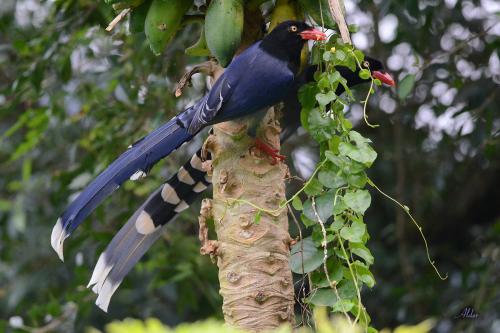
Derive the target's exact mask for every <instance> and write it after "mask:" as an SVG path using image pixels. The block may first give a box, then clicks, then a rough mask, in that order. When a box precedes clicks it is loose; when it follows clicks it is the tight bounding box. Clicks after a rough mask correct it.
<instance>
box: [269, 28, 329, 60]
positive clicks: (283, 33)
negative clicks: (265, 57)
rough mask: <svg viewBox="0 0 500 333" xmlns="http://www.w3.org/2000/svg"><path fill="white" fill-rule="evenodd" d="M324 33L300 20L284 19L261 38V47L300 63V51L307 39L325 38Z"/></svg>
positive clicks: (274, 54)
mask: <svg viewBox="0 0 500 333" xmlns="http://www.w3.org/2000/svg"><path fill="white" fill-rule="evenodd" d="M325 39H326V35H325V34H324V33H323V32H321V31H319V30H317V29H314V28H313V27H311V26H310V25H308V24H306V23H304V22H302V21H285V22H282V23H280V24H278V25H277V26H276V28H274V29H273V30H272V31H271V32H270V33H269V34H268V35H267V36H266V37H264V39H263V40H262V44H261V46H262V48H263V49H264V50H265V51H266V52H268V53H269V54H271V55H273V56H275V57H277V58H279V59H282V60H284V61H289V62H292V63H293V64H294V65H297V66H298V65H299V64H300V52H301V51H302V47H303V46H304V44H305V43H306V42H307V41H308V40H315V41H318V40H325Z"/></svg>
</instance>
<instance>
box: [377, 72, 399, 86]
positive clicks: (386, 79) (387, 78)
mask: <svg viewBox="0 0 500 333" xmlns="http://www.w3.org/2000/svg"><path fill="white" fill-rule="evenodd" d="M372 75H373V77H374V78H376V79H379V80H380V81H382V83H385V84H387V85H388V86H391V87H394V86H395V85H396V82H395V81H394V79H393V78H392V76H391V75H390V74H389V73H387V72H379V71H373V72H372Z"/></svg>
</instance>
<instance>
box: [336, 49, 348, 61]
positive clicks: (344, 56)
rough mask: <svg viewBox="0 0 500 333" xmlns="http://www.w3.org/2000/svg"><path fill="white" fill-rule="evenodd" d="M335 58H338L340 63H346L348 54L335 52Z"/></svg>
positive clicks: (340, 51) (339, 51)
mask: <svg viewBox="0 0 500 333" xmlns="http://www.w3.org/2000/svg"><path fill="white" fill-rule="evenodd" d="M335 58H337V60H338V61H344V60H345V58H346V54H345V52H344V51H342V50H337V51H335Z"/></svg>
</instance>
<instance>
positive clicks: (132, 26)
mask: <svg viewBox="0 0 500 333" xmlns="http://www.w3.org/2000/svg"><path fill="white" fill-rule="evenodd" d="M149 6H151V0H146V1H145V2H143V3H142V4H141V5H140V6H139V7H137V8H134V9H132V12H131V13H130V20H129V22H128V30H129V31H130V32H131V33H138V32H143V31H144V22H145V21H146V16H147V15H148V10H149Z"/></svg>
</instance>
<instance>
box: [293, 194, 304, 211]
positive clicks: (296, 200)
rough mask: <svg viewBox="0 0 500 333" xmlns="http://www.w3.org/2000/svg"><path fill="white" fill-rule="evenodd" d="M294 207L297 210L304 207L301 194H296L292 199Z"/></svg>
mask: <svg viewBox="0 0 500 333" xmlns="http://www.w3.org/2000/svg"><path fill="white" fill-rule="evenodd" d="M292 207H293V208H294V209H295V210H298V211H301V210H302V209H303V208H304V207H303V206H302V200H300V198H299V196H296V197H294V198H293V200H292Z"/></svg>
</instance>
